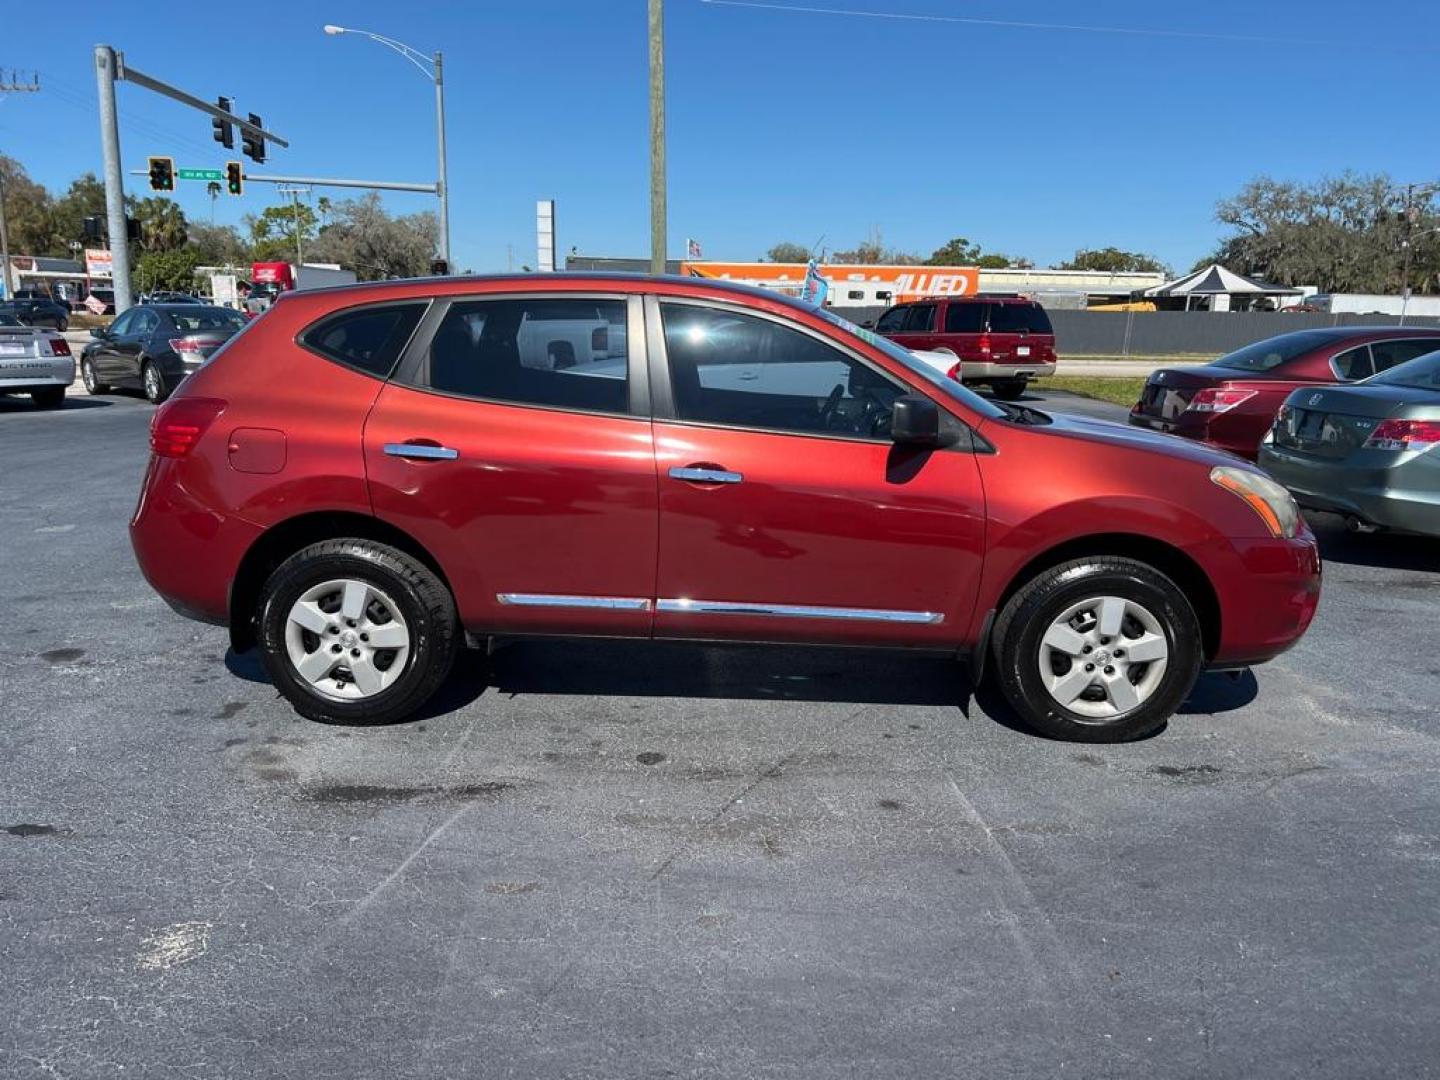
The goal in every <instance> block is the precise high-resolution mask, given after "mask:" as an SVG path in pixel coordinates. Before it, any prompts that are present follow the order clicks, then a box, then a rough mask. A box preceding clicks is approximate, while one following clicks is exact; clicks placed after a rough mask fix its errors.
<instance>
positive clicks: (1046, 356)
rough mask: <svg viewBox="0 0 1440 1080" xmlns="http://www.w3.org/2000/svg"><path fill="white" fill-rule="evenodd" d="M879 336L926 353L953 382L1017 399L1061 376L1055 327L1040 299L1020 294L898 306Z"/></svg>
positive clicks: (883, 320) (881, 322)
mask: <svg viewBox="0 0 1440 1080" xmlns="http://www.w3.org/2000/svg"><path fill="white" fill-rule="evenodd" d="M875 331H876V333H880V334H884V335H885V336H886V337H888V338H890V339H891V340H892V341H894V342H895V343H896V344H897V345H903V346H905V348H907V349H910V350H912V351H915V352H918V353H920V358H921V360H923V361H924V362H926V363H927V364H929V365H931V366H932V367H938V368H940V369H942V370H943V371H944V373H945V374H946V375H948V376H950V378H952V379H959V380H961V381H962V382H966V383H971V384H976V385H988V386H989V387H990V391H991V393H993V394H994V395H995V396H996V397H998V398H1002V399H1003V400H1005V401H1014V400H1015V399H1017V398H1019V397H1021V396H1022V395H1023V394H1024V393H1025V385H1026V383H1028V382H1029V381H1030V380H1031V379H1033V378H1037V377H1039V376H1041V375H1054V374H1055V329H1054V327H1052V326H1051V325H1050V316H1049V315H1047V314H1045V309H1044V308H1043V307H1041V306H1040V305H1039V304H1038V303H1036V302H1035V301H1034V300H1031V299H1029V298H1028V297H1024V296H1019V295H1016V294H1010V293H1005V294H997V293H990V294H987V293H981V294H980V295H978V296H942V297H936V298H935V299H933V300H917V301H915V302H914V303H910V304H897V305H896V306H895V307H892V308H890V309H889V310H888V311H886V312H884V313H883V314H882V315H881V316H880V318H879V319H877V320H876V321H875Z"/></svg>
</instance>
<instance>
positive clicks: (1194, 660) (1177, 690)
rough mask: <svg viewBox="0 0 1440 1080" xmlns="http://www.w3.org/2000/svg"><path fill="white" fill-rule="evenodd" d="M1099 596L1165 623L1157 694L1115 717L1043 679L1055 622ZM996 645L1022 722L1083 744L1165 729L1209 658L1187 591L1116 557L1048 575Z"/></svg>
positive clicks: (1017, 604) (1003, 618)
mask: <svg viewBox="0 0 1440 1080" xmlns="http://www.w3.org/2000/svg"><path fill="white" fill-rule="evenodd" d="M1097 596H1116V597H1119V598H1121V599H1124V600H1128V601H1133V602H1135V603H1138V604H1140V605H1143V606H1144V608H1145V609H1146V610H1147V611H1148V612H1149V613H1150V614H1151V615H1152V616H1153V617H1154V618H1155V620H1156V621H1157V622H1158V623H1159V624H1160V628H1161V631H1162V632H1163V634H1164V637H1165V639H1166V645H1167V648H1168V650H1169V655H1168V657H1167V658H1166V666H1165V670H1164V673H1163V675H1162V676H1161V677H1160V680H1159V683H1158V684H1157V685H1156V686H1155V688H1154V690H1153V691H1152V692H1151V693H1150V696H1149V697H1148V698H1146V699H1144V700H1143V701H1142V702H1141V704H1140V705H1138V706H1137V707H1135V708H1133V709H1131V710H1130V711H1128V712H1123V713H1121V714H1120V715H1118V716H1115V717H1112V718H1107V719H1096V718H1094V717H1089V716H1085V715H1082V714H1081V713H1078V712H1076V711H1074V710H1072V709H1069V708H1067V707H1065V706H1064V705H1061V704H1060V703H1059V702H1058V701H1057V700H1056V699H1055V698H1054V697H1052V696H1051V695H1050V693H1049V691H1048V690H1047V689H1046V687H1045V685H1044V683H1043V682H1042V680H1041V673H1040V662H1041V660H1040V657H1041V645H1042V639H1043V638H1044V637H1045V634H1046V633H1047V632H1048V630H1049V629H1050V626H1051V623H1052V622H1053V621H1054V620H1056V619H1057V618H1059V617H1060V616H1062V615H1063V614H1064V613H1065V610H1066V609H1067V608H1068V607H1070V606H1072V605H1074V604H1076V603H1078V602H1080V601H1083V600H1086V599H1089V598H1092V597H1097ZM992 641H993V643H994V658H995V669H996V672H997V674H998V677H999V681H1000V688H1001V690H1002V691H1003V692H1004V694H1005V697H1006V699H1007V700H1008V701H1009V702H1010V704H1011V706H1012V707H1013V708H1014V709H1015V711H1016V712H1018V713H1019V714H1020V717H1021V719H1022V720H1024V721H1025V722H1026V723H1027V724H1029V725H1031V726H1032V727H1034V728H1035V729H1036V730H1038V731H1040V732H1042V733H1043V734H1045V735H1049V736H1051V737H1053V738H1057V739H1068V740H1073V741H1076V742H1094V743H1104V742H1126V741H1128V740H1131V739H1139V738H1143V737H1144V736H1146V735H1149V734H1152V733H1153V732H1155V731H1157V730H1158V729H1159V728H1161V727H1162V726H1164V724H1165V721H1166V720H1168V719H1169V718H1170V717H1171V716H1172V715H1174V713H1175V710H1176V709H1178V708H1179V707H1180V705H1181V703H1182V702H1184V700H1185V699H1186V698H1187V697H1188V696H1189V694H1190V691H1191V690H1192V689H1193V688H1194V686H1195V680H1196V679H1197V678H1198V677H1199V674H1200V666H1201V663H1202V661H1203V659H1204V646H1203V642H1202V638H1201V632H1200V621H1199V620H1198V619H1197V618H1196V617H1195V610H1194V608H1192V607H1191V605H1190V601H1189V600H1188V599H1186V597H1185V594H1184V593H1183V592H1182V591H1181V590H1180V588H1179V587H1178V586H1177V585H1176V584H1175V583H1174V582H1173V581H1171V580H1170V579H1169V578H1168V577H1166V576H1165V575H1164V574H1162V573H1160V572H1159V571H1158V570H1156V569H1155V568H1154V567H1152V566H1149V565H1147V564H1145V563H1142V562H1138V561H1136V560H1134V559H1125V558H1115V557H1101V556H1094V557H1089V558H1083V559H1076V560H1074V561H1072V562H1067V563H1062V564H1060V565H1059V566H1054V567H1051V568H1050V569H1048V570H1045V571H1043V572H1042V573H1041V574H1039V575H1038V576H1037V577H1036V578H1035V579H1034V580H1032V581H1030V582H1029V583H1027V584H1026V585H1025V586H1024V587H1023V588H1021V589H1020V591H1019V592H1017V593H1016V594H1015V595H1014V596H1012V597H1011V598H1010V600H1009V602H1008V603H1007V604H1006V605H1005V607H1004V609H1003V610H1002V611H1001V612H1000V616H999V618H997V619H996V621H995V632H994V634H993V636H992ZM1140 671H1142V672H1143V669H1140ZM1140 677H1142V678H1143V674H1142V675H1140ZM1086 692H1087V693H1089V692H1090V691H1086Z"/></svg>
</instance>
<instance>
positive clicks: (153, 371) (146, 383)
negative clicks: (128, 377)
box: [140, 360, 170, 405]
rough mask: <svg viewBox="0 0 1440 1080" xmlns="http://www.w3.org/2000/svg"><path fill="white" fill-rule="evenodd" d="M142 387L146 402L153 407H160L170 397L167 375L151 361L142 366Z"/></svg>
mask: <svg viewBox="0 0 1440 1080" xmlns="http://www.w3.org/2000/svg"><path fill="white" fill-rule="evenodd" d="M140 387H141V389H143V390H144V391H145V400H146V401H148V402H150V403H151V404H152V405H159V404H160V403H161V402H163V401H164V400H165V399H166V398H168V397H169V396H170V387H169V386H167V385H166V383H165V373H164V372H163V371H161V370H160V368H159V367H158V366H157V365H155V364H152V363H151V362H150V361H149V360H146V361H145V362H144V363H143V364H141V365H140Z"/></svg>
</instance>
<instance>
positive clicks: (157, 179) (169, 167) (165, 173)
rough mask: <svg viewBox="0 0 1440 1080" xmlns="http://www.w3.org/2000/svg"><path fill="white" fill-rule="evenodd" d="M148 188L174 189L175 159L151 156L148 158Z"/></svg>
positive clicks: (154, 189)
mask: <svg viewBox="0 0 1440 1080" xmlns="http://www.w3.org/2000/svg"><path fill="white" fill-rule="evenodd" d="M150 190H151V191H174V190H175V159H174V158H168V157H152V158H151V159H150Z"/></svg>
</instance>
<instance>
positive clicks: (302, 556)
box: [258, 539, 459, 723]
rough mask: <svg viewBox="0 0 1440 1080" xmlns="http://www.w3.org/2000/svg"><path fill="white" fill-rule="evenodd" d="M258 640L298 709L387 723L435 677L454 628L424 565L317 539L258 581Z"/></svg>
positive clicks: (442, 672) (450, 651)
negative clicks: (259, 586) (260, 589)
mask: <svg viewBox="0 0 1440 1080" xmlns="http://www.w3.org/2000/svg"><path fill="white" fill-rule="evenodd" d="M258 623H259V627H258V629H259V635H258V639H259V647H260V655H261V659H262V661H263V662H264V664H265V669H266V670H267V671H268V672H269V674H270V678H271V680H272V681H273V682H274V683H275V686H276V688H277V689H279V691H280V692H281V693H282V694H284V695H285V697H286V698H288V699H289V700H290V703H291V704H292V705H293V706H295V710H296V711H297V712H298V713H300V715H302V716H305V717H308V718H310V719H311V720H319V721H322V722H325V723H390V722H393V721H396V720H403V719H405V718H406V717H408V716H411V715H413V714H414V713H415V712H416V710H418V709H419V708H420V707H421V706H422V705H423V704H424V703H425V701H426V700H427V699H428V698H429V697H430V695H431V694H433V693H434V692H435V690H436V689H437V688H438V687H439V686H440V684H441V683H442V682H444V681H445V677H446V676H447V675H448V674H449V672H450V666H451V664H452V662H453V661H454V658H455V650H456V646H457V641H458V637H459V628H458V623H457V620H456V615H455V601H454V598H453V597H452V596H451V595H450V590H449V589H448V588H446V586H445V584H444V582H442V581H441V580H440V579H439V577H437V576H436V574H435V573H434V572H433V571H432V570H430V568H429V567H427V566H425V565H424V564H423V563H421V562H420V561H418V560H417V559H415V558H413V557H412V556H410V555H408V554H406V553H405V552H403V551H399V550H397V549H396V548H392V547H389V546H388V545H385V544H380V543H376V542H374V541H372V540H360V539H347V540H327V541H324V542H322V543H318V544H312V545H311V546H309V547H307V548H305V549H303V550H301V551H299V552H297V553H296V554H294V555H292V556H291V557H290V558H288V559H286V560H285V561H284V562H283V563H281V564H280V566H279V567H277V568H276V570H275V572H274V573H272V574H271V575H270V577H269V579H268V580H267V581H266V583H265V586H264V588H263V590H262V592H261V596H260V604H259V615H258Z"/></svg>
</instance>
